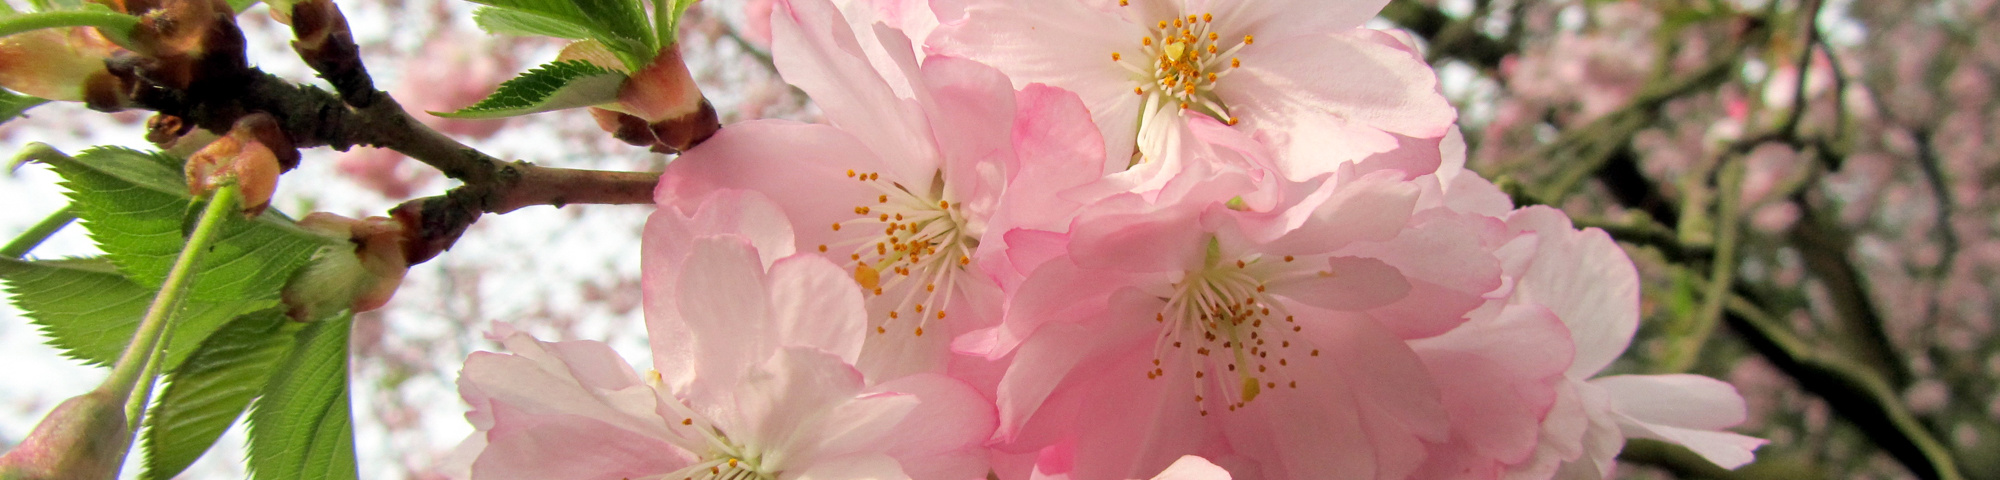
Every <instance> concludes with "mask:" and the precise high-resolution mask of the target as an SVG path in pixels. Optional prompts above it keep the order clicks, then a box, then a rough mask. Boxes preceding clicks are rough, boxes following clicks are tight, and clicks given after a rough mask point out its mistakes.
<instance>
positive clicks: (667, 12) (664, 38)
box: [653, 0, 695, 48]
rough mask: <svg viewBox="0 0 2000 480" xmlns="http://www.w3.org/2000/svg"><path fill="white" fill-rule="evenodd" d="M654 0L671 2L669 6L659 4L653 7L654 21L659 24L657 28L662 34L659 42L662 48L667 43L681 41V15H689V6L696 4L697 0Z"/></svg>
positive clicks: (671, 43) (656, 0)
mask: <svg viewBox="0 0 2000 480" xmlns="http://www.w3.org/2000/svg"><path fill="white" fill-rule="evenodd" d="M654 1H655V2H668V3H669V4H668V6H667V7H668V8H659V7H657V6H656V7H654V8H653V16H654V19H653V21H654V23H655V24H656V25H657V26H656V27H655V28H656V29H657V30H658V32H659V35H660V41H659V44H660V45H662V48H664V46H666V45H673V44H675V43H679V42H680V29H681V17H684V16H687V10H688V7H692V6H694V2H695V0H654Z"/></svg>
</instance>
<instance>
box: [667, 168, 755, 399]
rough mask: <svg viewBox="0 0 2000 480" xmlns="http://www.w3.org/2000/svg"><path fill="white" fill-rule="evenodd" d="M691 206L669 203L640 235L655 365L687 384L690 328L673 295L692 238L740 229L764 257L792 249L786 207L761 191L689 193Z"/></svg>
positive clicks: (734, 232)
mask: <svg viewBox="0 0 2000 480" xmlns="http://www.w3.org/2000/svg"><path fill="white" fill-rule="evenodd" d="M687 203H690V204H693V205H694V207H693V209H692V211H691V212H686V211H683V210H681V209H680V208H676V207H674V206H673V204H671V203H669V204H666V205H663V206H662V207H661V209H660V210H658V211H655V212H653V215H652V216H651V217H650V218H648V219H647V220H646V232H645V235H643V236H642V237H640V242H641V243H640V251H639V263H640V268H639V270H640V272H641V273H640V288H641V290H642V291H643V299H644V302H645V312H646V332H647V341H648V343H650V344H651V345H652V347H653V369H654V370H656V371H659V372H660V374H661V375H662V377H663V381H665V383H666V384H667V385H673V386H684V385H686V384H687V383H688V382H689V381H691V380H692V379H693V375H694V370H693V369H694V365H695V362H694V351H693V350H692V346H691V345H690V344H689V343H688V342H686V341H685V340H683V339H685V338H687V337H688V336H689V335H691V333H689V332H688V331H687V326H686V324H685V322H684V321H683V320H682V319H681V318H680V307H679V306H678V305H677V304H676V303H675V301H674V293H675V292H677V291H678V290H679V287H678V285H679V274H680V270H681V264H682V263H684V262H685V261H686V259H687V253H688V251H689V250H691V249H692V248H693V244H694V239H695V238H697V237H702V236H711V235H737V236H741V237H743V238H745V239H747V240H749V241H750V243H751V245H754V246H756V248H757V251H758V253H760V254H762V257H763V258H766V259H770V260H776V259H777V258H779V257H781V256H785V255H790V254H791V252H792V225H791V222H790V221H789V220H788V219H787V217H786V216H785V213H784V211H782V210H779V209H778V206H777V205H776V204H774V203H771V200H770V199H769V198H768V197H765V196H764V195H763V194H761V193H757V192H754V191H745V190H717V191H713V192H711V193H710V194H708V195H704V196H702V197H700V198H697V199H690V200H689V201H688V202H687Z"/></svg>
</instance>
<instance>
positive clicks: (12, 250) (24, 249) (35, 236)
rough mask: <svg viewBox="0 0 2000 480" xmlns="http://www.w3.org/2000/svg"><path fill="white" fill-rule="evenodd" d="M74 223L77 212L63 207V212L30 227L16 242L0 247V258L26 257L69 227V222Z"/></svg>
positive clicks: (57, 212) (58, 212) (51, 215)
mask: <svg viewBox="0 0 2000 480" xmlns="http://www.w3.org/2000/svg"><path fill="white" fill-rule="evenodd" d="M73 221H76V210H74V209H71V208H69V207H63V209H62V210H57V211H56V213H51V214H49V216H48V218H44V219H42V221H41V222H40V223H36V224H35V226H32V227H28V231H26V232H21V236H18V237H14V241H11V242H7V245H6V246H4V247H0V257H6V258H21V257H25V256H27V255H28V252H29V251H32V250H34V249H35V247H36V246H39V245H41V244H42V241H44V240H48V239H49V236H52V235H55V234H56V231H58V230H62V229H63V227H66V226H69V222H73Z"/></svg>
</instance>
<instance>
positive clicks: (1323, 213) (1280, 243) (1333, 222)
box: [1263, 171, 1418, 254]
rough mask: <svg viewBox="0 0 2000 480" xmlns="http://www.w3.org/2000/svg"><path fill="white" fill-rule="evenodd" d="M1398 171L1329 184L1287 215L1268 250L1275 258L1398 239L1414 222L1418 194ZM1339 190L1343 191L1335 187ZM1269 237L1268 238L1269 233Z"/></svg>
mask: <svg viewBox="0 0 2000 480" xmlns="http://www.w3.org/2000/svg"><path fill="white" fill-rule="evenodd" d="M1398 177H1399V175H1397V174H1396V173H1395V172H1387V171H1385V172H1376V173H1371V174H1368V175H1366V176H1363V177H1361V178H1359V179H1356V180H1352V181H1349V182H1342V183H1336V182H1334V181H1333V180H1328V181H1327V185H1326V186H1323V187H1321V190H1320V193H1318V194H1316V195H1315V196H1314V197H1313V198H1310V199H1308V200H1307V201H1305V202H1301V203H1300V204H1299V205H1297V206H1295V207H1292V208H1291V209H1289V210H1287V211H1286V213H1285V214H1284V215H1283V216H1282V217H1279V219H1280V220H1281V221H1282V223H1281V224H1280V225H1277V226H1274V227H1275V228H1273V229H1269V231H1271V232H1278V234H1280V235H1282V236H1278V237H1276V239H1275V240H1272V241H1270V243H1268V244H1266V245H1265V246H1264V247H1263V249H1264V250H1266V251H1269V252H1274V253H1285V254H1313V253H1323V252H1330V251H1333V250H1336V249H1339V248H1341V247H1345V246H1347V245H1348V244H1350V243H1353V242H1357V241H1383V240H1388V239H1391V238H1395V237H1396V235H1397V233H1399V232H1401V231H1402V230H1403V228H1404V226H1406V225H1407V224H1408V223H1409V219H1410V214H1411V209H1412V208H1414V207H1415V206H1416V202H1417V193H1418V190H1417V188H1416V186H1415V185H1411V184H1409V183H1408V182H1403V181H1402V180H1401V179H1400V178H1398ZM1336 185H1337V186H1338V188H1336ZM1265 235H1269V234H1268V233H1267V234H1265Z"/></svg>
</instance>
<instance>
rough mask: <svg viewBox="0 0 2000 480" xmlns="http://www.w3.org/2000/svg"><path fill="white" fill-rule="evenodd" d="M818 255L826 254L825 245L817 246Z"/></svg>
mask: <svg viewBox="0 0 2000 480" xmlns="http://www.w3.org/2000/svg"><path fill="white" fill-rule="evenodd" d="M819 253H826V245H820V246H819Z"/></svg>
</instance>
